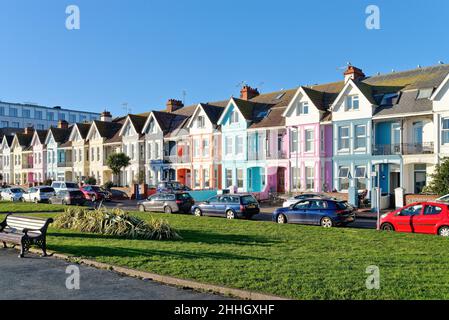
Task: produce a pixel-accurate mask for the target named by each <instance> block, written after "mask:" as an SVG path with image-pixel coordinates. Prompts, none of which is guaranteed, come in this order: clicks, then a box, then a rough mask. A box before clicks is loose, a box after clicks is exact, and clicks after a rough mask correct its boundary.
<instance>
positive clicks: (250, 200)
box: [242, 195, 257, 205]
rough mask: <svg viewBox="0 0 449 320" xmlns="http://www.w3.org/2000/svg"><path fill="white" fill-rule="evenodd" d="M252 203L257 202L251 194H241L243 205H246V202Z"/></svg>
mask: <svg viewBox="0 0 449 320" xmlns="http://www.w3.org/2000/svg"><path fill="white" fill-rule="evenodd" d="M253 203H257V200H256V199H255V198H254V197H253V196H250V195H248V196H243V197H242V204H243V205H247V204H253Z"/></svg>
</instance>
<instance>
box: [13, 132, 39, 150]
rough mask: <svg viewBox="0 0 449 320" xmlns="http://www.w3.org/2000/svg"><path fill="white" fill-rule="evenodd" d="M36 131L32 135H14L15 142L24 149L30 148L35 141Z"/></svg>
mask: <svg viewBox="0 0 449 320" xmlns="http://www.w3.org/2000/svg"><path fill="white" fill-rule="evenodd" d="M33 135H34V131H33V132H32V133H28V134H25V133H16V134H15V135H14V140H15V141H17V143H18V144H19V146H21V147H22V148H28V147H29V146H30V143H31V140H32V139H33Z"/></svg>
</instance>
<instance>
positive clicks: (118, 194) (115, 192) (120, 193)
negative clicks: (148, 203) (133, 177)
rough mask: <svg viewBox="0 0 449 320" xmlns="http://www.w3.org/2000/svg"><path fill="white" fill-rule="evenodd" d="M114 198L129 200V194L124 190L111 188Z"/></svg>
mask: <svg viewBox="0 0 449 320" xmlns="http://www.w3.org/2000/svg"><path fill="white" fill-rule="evenodd" d="M108 191H109V192H111V198H112V200H129V196H128V194H126V192H124V191H122V190H117V189H110V190H108Z"/></svg>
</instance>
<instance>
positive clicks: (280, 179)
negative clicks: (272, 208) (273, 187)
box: [277, 168, 285, 193]
mask: <svg viewBox="0 0 449 320" xmlns="http://www.w3.org/2000/svg"><path fill="white" fill-rule="evenodd" d="M277 192H279V193H284V192H285V168H278V171H277Z"/></svg>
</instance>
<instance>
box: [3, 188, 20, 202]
mask: <svg viewBox="0 0 449 320" xmlns="http://www.w3.org/2000/svg"><path fill="white" fill-rule="evenodd" d="M24 192H25V190H23V189H22V188H15V187H12V188H6V189H2V191H1V193H0V197H1V199H2V200H3V201H20V200H21V198H22V195H23V194H24Z"/></svg>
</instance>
